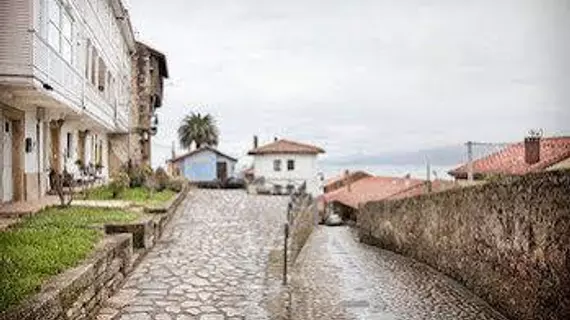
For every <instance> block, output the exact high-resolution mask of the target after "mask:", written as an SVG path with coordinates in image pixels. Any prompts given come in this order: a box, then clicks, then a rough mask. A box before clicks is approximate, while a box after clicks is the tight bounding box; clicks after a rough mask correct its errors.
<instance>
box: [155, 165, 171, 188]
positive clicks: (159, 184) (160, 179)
mask: <svg viewBox="0 0 570 320" xmlns="http://www.w3.org/2000/svg"><path fill="white" fill-rule="evenodd" d="M153 179H154V181H155V183H156V186H155V187H156V191H162V190H164V189H166V188H167V187H168V184H169V182H170V177H169V176H168V174H167V173H166V171H164V169H163V168H158V169H156V171H155V172H154V176H153Z"/></svg>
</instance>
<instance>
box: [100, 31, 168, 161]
mask: <svg viewBox="0 0 570 320" xmlns="http://www.w3.org/2000/svg"><path fill="white" fill-rule="evenodd" d="M132 66H133V69H132V72H133V75H132V99H131V100H132V104H131V108H130V111H129V118H130V119H131V123H130V128H129V132H128V134H127V135H125V134H113V135H112V139H113V143H112V145H111V152H110V153H111V159H110V166H111V172H116V171H117V170H119V169H120V166H121V165H122V164H123V163H124V162H126V161H127V160H130V161H131V163H132V164H133V165H149V166H150V165H151V155H152V154H151V139H152V137H153V136H154V135H156V133H157V128H158V116H157V114H156V110H157V109H158V108H160V107H162V100H163V92H164V79H165V78H168V67H167V63H166V56H165V55H164V54H163V53H161V52H159V51H157V50H156V49H153V48H151V47H150V46H148V45H146V44H144V43H141V42H137V43H136V53H135V54H134V55H133V58H132Z"/></svg>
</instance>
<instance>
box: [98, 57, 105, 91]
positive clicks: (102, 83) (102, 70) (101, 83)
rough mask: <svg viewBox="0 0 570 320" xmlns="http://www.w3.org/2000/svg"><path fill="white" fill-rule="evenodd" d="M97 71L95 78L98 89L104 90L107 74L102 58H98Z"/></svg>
mask: <svg viewBox="0 0 570 320" xmlns="http://www.w3.org/2000/svg"><path fill="white" fill-rule="evenodd" d="M98 64H99V66H98V67H99V72H98V74H97V76H98V79H97V84H98V85H99V87H98V88H99V91H101V92H105V88H106V83H107V81H106V76H107V67H106V66H105V62H103V59H101V58H99V63H98Z"/></svg>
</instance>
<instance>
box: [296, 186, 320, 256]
mask: <svg viewBox="0 0 570 320" xmlns="http://www.w3.org/2000/svg"><path fill="white" fill-rule="evenodd" d="M317 215H318V214H317V204H316V202H315V201H314V200H313V199H312V198H311V197H310V196H306V195H305V196H301V197H299V198H296V199H295V200H293V201H292V207H291V214H290V219H289V220H290V221H289V225H290V230H289V231H290V233H289V243H290V244H289V253H290V260H289V262H290V263H294V262H295V259H297V256H298V255H299V253H300V252H301V249H303V246H304V245H305V243H306V242H307V239H308V238H309V236H310V235H311V233H312V232H313V229H314V228H315V225H316V224H317V222H318V221H317V219H318V216H317Z"/></svg>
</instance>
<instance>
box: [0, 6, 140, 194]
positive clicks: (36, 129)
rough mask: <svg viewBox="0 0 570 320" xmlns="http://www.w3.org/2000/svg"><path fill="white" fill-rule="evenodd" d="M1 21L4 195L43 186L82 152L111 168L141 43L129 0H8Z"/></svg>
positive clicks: (88, 160) (41, 190) (86, 160)
mask: <svg viewBox="0 0 570 320" xmlns="http://www.w3.org/2000/svg"><path fill="white" fill-rule="evenodd" d="M0 26H1V28H0V123H1V124H2V125H1V130H0V151H1V152H2V162H1V163H0V165H1V166H2V167H1V170H0V178H1V184H0V185H1V189H0V202H6V201H20V200H31V199H36V198H38V197H41V196H43V195H44V194H45V193H46V191H47V189H48V188H49V179H48V173H49V170H50V169H54V170H56V171H59V172H61V171H63V170H67V171H68V172H71V173H77V171H78V165H77V163H78V162H79V161H78V160H80V162H82V163H83V164H84V165H89V164H92V165H94V166H95V165H99V166H102V170H101V171H102V172H101V175H102V176H103V177H104V178H105V177H107V176H108V167H109V164H108V161H109V157H108V149H109V143H110V141H109V137H110V136H115V135H116V134H122V133H124V134H126V133H127V132H128V130H129V108H130V104H131V99H132V96H131V80H132V73H131V68H132V64H131V56H132V54H133V53H134V51H135V50H136V47H135V40H134V35H133V31H132V27H131V24H130V20H129V16H128V13H127V11H126V10H125V8H124V7H123V5H122V3H121V1H120V0H4V1H0Z"/></svg>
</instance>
